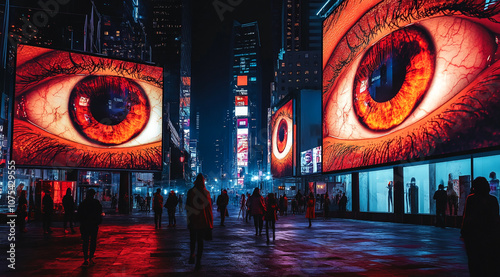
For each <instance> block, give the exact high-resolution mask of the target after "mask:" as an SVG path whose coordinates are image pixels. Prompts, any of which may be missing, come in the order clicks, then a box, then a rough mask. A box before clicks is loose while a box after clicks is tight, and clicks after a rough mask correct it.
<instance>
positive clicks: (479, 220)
mask: <svg viewBox="0 0 500 277" xmlns="http://www.w3.org/2000/svg"><path fill="white" fill-rule="evenodd" d="M472 187H473V188H474V193H472V194H469V196H468V197H467V200H466V203H465V211H464V216H463V220H462V230H461V234H462V237H463V239H464V242H465V250H466V252H467V258H468V264H469V273H470V276H472V277H475V276H481V277H483V276H485V277H486V276H488V277H489V276H500V270H499V269H500V267H498V264H497V262H498V260H499V259H500V255H499V251H500V250H499V246H500V243H499V239H498V234H499V232H500V219H499V215H498V214H499V207H498V200H497V199H496V197H495V196H493V195H490V194H489V192H490V184H489V183H488V181H487V180H486V178H484V177H477V178H476V179H474V181H473V182H472Z"/></svg>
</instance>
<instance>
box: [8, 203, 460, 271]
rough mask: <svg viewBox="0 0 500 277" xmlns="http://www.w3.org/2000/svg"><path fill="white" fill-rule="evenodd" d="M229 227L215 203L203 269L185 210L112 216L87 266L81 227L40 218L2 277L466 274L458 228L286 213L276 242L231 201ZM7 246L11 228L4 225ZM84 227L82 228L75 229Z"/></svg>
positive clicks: (21, 237) (30, 227) (24, 236)
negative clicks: (192, 257) (192, 253)
mask: <svg viewBox="0 0 500 277" xmlns="http://www.w3.org/2000/svg"><path fill="white" fill-rule="evenodd" d="M229 207H230V208H229V215H230V217H229V218H227V219H226V222H225V227H221V226H219V223H220V217H219V214H218V213H217V212H216V210H215V209H214V217H215V218H214V230H213V241H209V242H205V251H204V253H203V259H202V268H201V270H199V271H195V270H194V265H192V264H188V255H189V232H188V230H187V229H186V217H185V215H184V214H183V215H179V213H177V226H176V227H175V228H167V225H168V218H167V213H166V210H165V212H164V213H163V225H162V229H161V230H155V229H154V224H153V214H152V213H149V214H146V212H134V213H133V214H131V215H107V216H106V217H105V218H104V221H103V224H102V225H101V227H100V230H99V236H98V246H97V251H96V258H95V261H96V265H94V266H90V267H87V268H86V267H82V262H83V258H82V257H83V255H82V253H81V241H80V236H79V233H78V232H77V234H66V235H65V234H64V233H63V229H62V222H55V223H54V224H53V226H54V227H55V228H53V230H54V233H52V234H51V235H50V236H48V237H44V235H43V233H42V228H41V224H40V223H39V222H35V223H30V224H28V226H27V228H28V232H27V233H25V234H17V237H16V270H15V271H13V270H10V269H8V268H7V262H6V259H5V258H2V261H1V263H0V265H1V270H0V275H1V276H6V274H7V275H8V276H35V275H36V276H327V275H328V276H468V272H467V257H466V255H465V250H464V247H463V243H462V241H461V240H460V238H459V236H460V234H459V229H454V228H446V229H440V228H436V227H433V226H421V225H410V224H398V223H387V222H372V221H358V220H350V219H339V218H329V219H328V220H326V221H324V220H323V219H322V218H317V219H316V220H314V221H313V225H312V228H308V227H307V226H308V223H307V221H306V219H305V218H304V215H303V214H301V215H295V216H294V215H290V214H289V215H288V216H283V217H280V218H279V220H278V221H277V224H276V241H275V242H272V240H271V243H270V244H269V245H267V244H266V237H265V231H264V232H263V235H262V236H255V229H254V227H253V220H252V223H250V222H248V223H246V222H245V221H244V220H242V219H241V218H240V219H237V215H238V213H237V210H236V209H235V208H234V207H231V206H229ZM1 228H2V229H1V230H0V231H1V233H2V234H5V235H4V236H2V238H1V245H2V247H1V249H2V251H4V255H2V256H3V257H5V251H6V249H7V235H6V234H7V227H6V226H5V225H2V226H1ZM75 229H76V230H78V228H75Z"/></svg>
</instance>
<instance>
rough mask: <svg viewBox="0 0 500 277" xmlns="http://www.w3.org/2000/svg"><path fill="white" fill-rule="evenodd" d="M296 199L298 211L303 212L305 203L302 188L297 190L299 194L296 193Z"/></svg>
mask: <svg viewBox="0 0 500 277" xmlns="http://www.w3.org/2000/svg"><path fill="white" fill-rule="evenodd" d="M295 200H296V201H297V213H301V212H302V211H301V209H302V205H303V196H302V193H300V190H298V191H297V194H296V195H295Z"/></svg>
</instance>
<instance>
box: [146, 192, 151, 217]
mask: <svg viewBox="0 0 500 277" xmlns="http://www.w3.org/2000/svg"><path fill="white" fill-rule="evenodd" d="M150 211H151V196H150V195H149V192H148V195H147V196H146V212H148V213H149V212H150Z"/></svg>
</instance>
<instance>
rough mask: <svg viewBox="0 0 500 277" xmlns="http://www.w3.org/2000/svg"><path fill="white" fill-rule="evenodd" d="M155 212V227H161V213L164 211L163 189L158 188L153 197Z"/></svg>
mask: <svg viewBox="0 0 500 277" xmlns="http://www.w3.org/2000/svg"><path fill="white" fill-rule="evenodd" d="M153 212H154V213H155V229H159V228H161V214H162V213H163V196H162V195H161V189H157V190H156V193H155V195H154V197H153Z"/></svg>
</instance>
